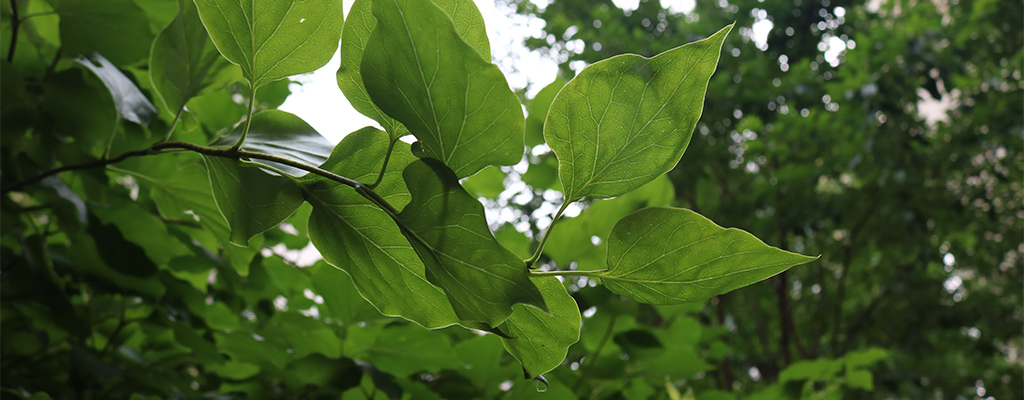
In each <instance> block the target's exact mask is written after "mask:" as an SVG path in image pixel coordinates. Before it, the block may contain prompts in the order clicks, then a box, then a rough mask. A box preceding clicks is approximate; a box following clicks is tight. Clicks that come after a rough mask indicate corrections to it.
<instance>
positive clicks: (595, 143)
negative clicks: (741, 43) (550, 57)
mask: <svg viewBox="0 0 1024 400" xmlns="http://www.w3.org/2000/svg"><path fill="white" fill-rule="evenodd" d="M730 30H732V26H731V25H730V26H728V27H725V28H723V29H722V30H720V31H718V33H715V34H714V35H713V36H711V37H710V38H708V39H705V40H701V41H697V42H693V43H689V44H686V45H683V46H680V47H677V48H675V49H672V50H669V51H666V52H664V53H661V54H659V55H657V56H655V57H653V58H644V57H641V56H638V55H635V54H624V55H620V56H615V57H612V58H609V59H607V60H603V61H600V62H597V63H594V64H592V65H590V66H589V67H587V68H586V69H584V70H583V72H581V73H580V74H579V75H578V76H577V77H576V78H574V79H573V80H572V81H570V82H569V83H568V84H566V85H565V87H564V88H562V90H561V91H560V92H558V95H557V96H556V97H555V99H554V101H552V103H551V109H550V110H549V111H548V116H547V119H546V120H545V121H544V138H545V139H547V143H548V145H549V146H551V149H552V150H554V152H555V154H557V155H558V162H559V165H558V173H559V177H560V178H561V181H562V187H563V188H565V194H566V196H567V198H568V199H570V200H577V199H580V198H582V197H584V196H590V197H597V198H601V197H613V196H618V195H621V194H623V193H626V192H629V191H630V190H633V189H635V188H637V187H640V186H641V185H643V184H645V183H647V182H650V181H651V180H652V179H654V178H656V177H657V176H659V175H662V174H664V173H666V172H668V171H669V170H670V169H672V167H674V166H675V165H676V163H677V162H679V158H680V157H682V155H683V151H684V150H686V145H687V144H688V143H689V142H690V136H691V135H692V134H693V128H694V126H695V125H696V124H697V119H698V118H700V114H701V110H702V108H703V106H704V91H705V90H706V88H707V84H708V79H710V78H711V74H712V73H714V72H715V68H716V66H717V64H718V55H719V52H720V49H721V47H722V41H723V40H725V36H726V35H728V34H729V31H730Z"/></svg>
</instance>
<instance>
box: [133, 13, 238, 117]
mask: <svg viewBox="0 0 1024 400" xmlns="http://www.w3.org/2000/svg"><path fill="white" fill-rule="evenodd" d="M178 3H179V5H180V7H181V10H180V11H179V12H178V15H177V17H175V18H174V20H173V21H171V24H170V25H168V26H167V27H166V28H164V30H163V31H161V32H160V34H159V35H157V37H156V39H155V40H153V49H152V50H151V51H150V54H149V76H150V80H151V81H152V82H153V88H154V89H155V91H156V94H157V96H159V97H160V100H162V101H163V104H164V106H165V107H166V108H167V110H168V111H170V112H171V113H172V114H173V113H176V112H178V110H180V109H181V108H182V107H184V106H185V103H187V102H188V101H189V99H191V98H192V97H193V96H195V95H197V94H199V93H200V91H202V90H203V89H205V88H208V87H210V86H211V85H215V84H216V83H218V82H220V83H229V82H230V81H232V80H234V79H233V78H234V76H235V74H237V73H238V69H237V67H234V68H228V66H230V65H231V64H230V63H228V62H227V60H225V59H224V58H223V57H221V56H220V53H218V52H217V48H216V47H214V45H213V42H212V41H211V40H210V35H208V34H207V33H206V27H204V26H203V23H202V21H200V20H199V12H198V11H197V10H196V6H195V3H193V2H191V1H182V0H179V2H178ZM215 87H216V86H214V88H215Z"/></svg>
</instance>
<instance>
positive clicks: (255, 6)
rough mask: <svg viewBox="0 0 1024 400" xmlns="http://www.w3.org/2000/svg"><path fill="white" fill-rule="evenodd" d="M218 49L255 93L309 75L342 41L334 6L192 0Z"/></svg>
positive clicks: (324, 1) (321, 1) (316, 0)
mask: <svg viewBox="0 0 1024 400" xmlns="http://www.w3.org/2000/svg"><path fill="white" fill-rule="evenodd" d="M196 6H197V7H198V9H199V16H200V17H201V18H202V20H203V24H204V25H206V29H207V31H209V32H210V38H211V39H213V43H214V44H216V45H217V49H218V50H220V53H221V54H223V55H224V57H225V58H227V59H228V60H230V61H231V62H233V63H235V64H238V65H239V66H241V67H242V75H243V76H244V77H245V79H247V80H248V81H249V83H250V84H251V85H252V86H253V87H259V86H263V84H265V83H267V82H270V81H273V80H276V79H280V78H284V77H287V76H291V75H297V74H303V73H306V72H312V71H314V70H316V69H317V68H320V67H321V66H323V65H324V64H326V63H327V61H328V60H330V59H331V56H333V55H334V51H335V50H336V49H337V48H338V40H339V39H340V38H341V28H342V25H343V23H342V7H341V2H340V1H334V0H290V1H289V0H285V1H275V0H252V1H240V0H196Z"/></svg>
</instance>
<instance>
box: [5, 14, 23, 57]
mask: <svg viewBox="0 0 1024 400" xmlns="http://www.w3.org/2000/svg"><path fill="white" fill-rule="evenodd" d="M19 28H21V18H18V2H17V0H11V46H10V48H8V49H7V62H12V61H14V48H15V47H17V44H18V29H19Z"/></svg>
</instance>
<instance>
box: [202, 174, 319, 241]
mask: <svg viewBox="0 0 1024 400" xmlns="http://www.w3.org/2000/svg"><path fill="white" fill-rule="evenodd" d="M203 160H204V161H206V168H207V171H208V173H209V175H210V187H211V188H212V189H213V199H214V200H215V201H216V203H217V208H218V209H220V212H221V215H223V216H224V219H226V220H227V221H228V225H229V226H230V227H231V243H234V244H237V245H239V246H243V247H244V246H247V245H248V243H249V238H251V237H253V236H255V235H257V234H260V233H263V232H265V231H267V230H268V229H270V228H273V227H275V226H277V225H279V224H280V223H281V222H282V221H284V220H285V219H286V218H288V216H290V215H292V213H293V212H295V209H297V208H299V206H300V205H302V201H303V199H302V192H300V191H299V187H298V185H296V184H295V182H294V181H292V180H291V178H286V177H283V176H280V175H270V174H269V173H267V172H264V171H263V170H261V169H259V168H254V167H246V166H242V165H240V164H239V163H238V162H237V161H234V160H230V159H227V158H221V157H211V156H205V155H204V156H203Z"/></svg>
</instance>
